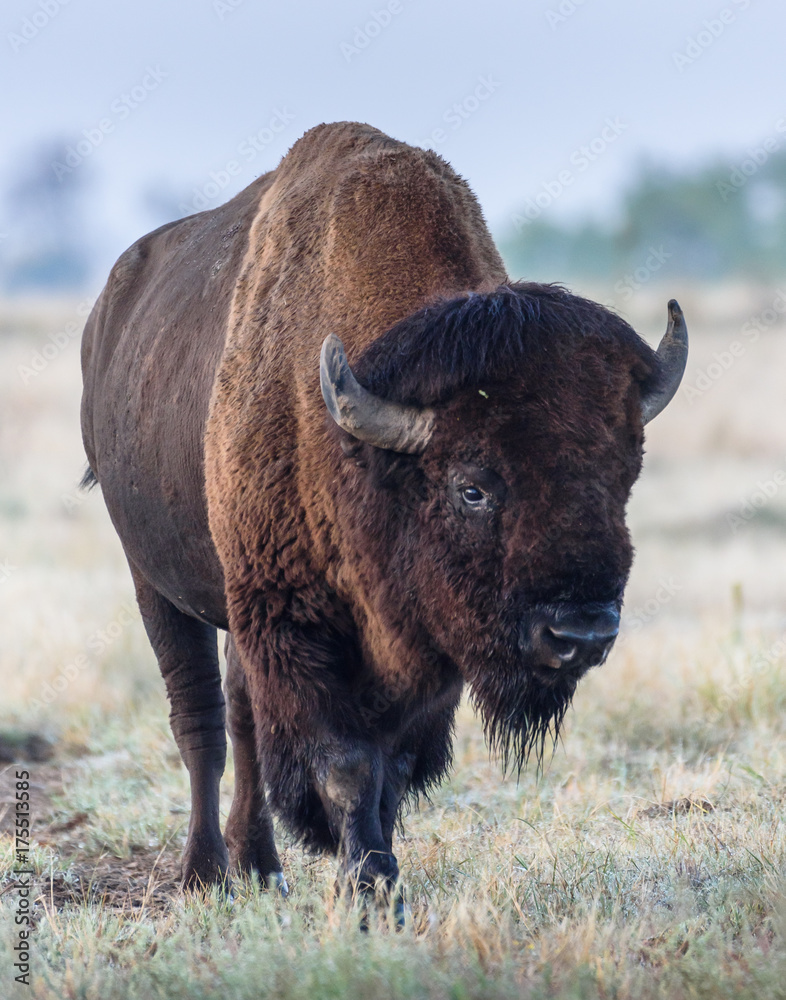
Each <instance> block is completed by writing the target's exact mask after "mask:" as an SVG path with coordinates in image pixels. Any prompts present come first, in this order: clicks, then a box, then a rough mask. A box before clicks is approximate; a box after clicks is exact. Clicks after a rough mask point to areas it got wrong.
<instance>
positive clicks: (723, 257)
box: [500, 151, 786, 287]
mask: <svg viewBox="0 0 786 1000" xmlns="http://www.w3.org/2000/svg"><path fill="white" fill-rule="evenodd" d="M517 218H518V219H519V220H521V219H522V218H523V216H517ZM500 241H501V246H502V250H503V253H504V255H505V258H506V260H507V263H508V267H509V270H510V271H511V273H513V274H516V275H526V276H528V277H533V278H541V279H542V278H544V277H549V278H554V277H555V276H558V277H560V278H573V277H593V278H596V277H606V278H609V277H612V276H619V277H620V278H621V279H623V280H628V277H629V276H630V275H634V274H636V273H638V274H639V275H640V276H641V277H643V278H645V279H646V277H647V275H648V274H649V275H650V276H651V275H652V274H654V273H655V272H656V271H657V272H658V273H659V275H660V276H662V277H667V276H669V275H681V276H685V277H693V278H704V279H707V278H721V277H723V276H726V275H730V274H739V275H742V276H745V277H749V278H759V279H769V278H772V277H774V276H776V275H781V274H783V272H784V270H785V269H786V151H783V152H774V153H772V154H771V155H770V156H769V157H768V158H767V159H766V160H765V161H763V162H756V161H753V160H750V161H749V160H746V159H745V158H741V159H740V161H739V162H738V163H737V164H736V165H735V164H734V163H730V164H726V163H723V162H721V161H715V162H712V163H708V164H704V165H702V166H700V167H698V168H694V169H692V170H684V171H678V170H673V169H667V168H665V167H663V166H661V165H658V164H655V163H651V162H645V163H642V164H641V165H640V166H639V169H638V171H637V173H636V175H635V177H634V179H633V182H632V183H631V185H630V187H629V189H628V191H627V193H626V194H625V195H624V197H623V199H622V205H621V211H620V213H619V221H618V222H617V223H616V224H615V225H613V226H609V227H607V228H604V227H603V226H601V225H600V224H598V223H595V222H586V221H584V222H576V223H573V224H565V223H563V224H556V223H552V222H550V221H549V220H548V218H544V217H543V216H541V217H540V218H538V219H536V220H535V221H532V222H529V223H525V224H522V223H521V222H519V226H518V232H516V233H511V232H508V233H502V234H500ZM544 272H545V273H544ZM629 287H632V285H630V284H629Z"/></svg>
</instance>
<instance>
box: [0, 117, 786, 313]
mask: <svg viewBox="0 0 786 1000" xmlns="http://www.w3.org/2000/svg"><path fill="white" fill-rule="evenodd" d="M783 122H784V127H783V129H782V131H784V132H786V119H784V120H783ZM780 141H781V138H780V137H778V138H777V139H776V138H771V139H769V140H767V142H766V143H764V144H763V145H762V146H760V147H756V148H755V149H751V150H748V151H747V153H746V154H745V155H743V156H741V157H740V159H739V160H738V161H737V162H736V163H728V162H725V161H720V160H715V161H714V162H710V163H707V164H705V165H704V166H702V167H698V168H694V169H692V170H681V171H680V170H674V169H669V168H666V167H664V166H662V165H659V164H657V163H653V162H645V163H643V164H641V165H640V167H639V168H638V170H637V172H636V173H635V175H634V177H633V178H632V181H631V183H630V185H629V187H628V189H627V192H626V193H625V195H624V196H623V199H622V203H621V206H620V211H619V212H618V213H617V215H616V221H615V222H603V221H594V220H588V221H584V222H573V223H561V222H558V221H552V220H551V219H550V217H549V216H550V210H549V202H550V200H553V199H549V198H548V196H547V195H548V193H547V192H545V188H546V187H547V185H544V186H543V187H544V192H542V193H541V194H540V195H538V196H537V197H538V198H540V199H541V201H539V202H538V203H537V204H536V203H535V201H534V200H533V199H529V202H528V207H524V208H523V209H522V210H521V211H519V212H517V213H516V214H515V215H513V216H512V220H513V221H512V223H511V225H510V227H509V229H508V231H507V232H501V233H497V236H498V239H499V244H500V249H501V250H502V253H503V256H504V257H505V260H506V263H507V266H508V270H509V272H510V273H511V274H512V275H514V276H516V277H527V278H532V279H540V280H557V279H558V280H566V281H567V280H571V279H574V278H590V279H592V278H597V279H599V280H602V281H603V282H604V283H608V282H609V280H611V282H612V283H613V284H614V287H615V290H616V291H617V293H618V295H620V296H621V297H622V299H623V300H624V299H627V298H629V297H630V296H631V295H632V294H633V292H634V291H635V289H636V288H637V287H640V285H641V284H642V283H643V282H645V281H647V280H649V279H650V278H651V277H653V276H654V275H656V274H657V276H658V277H663V278H673V277H683V278H689V279H705V280H712V279H719V278H723V277H726V276H728V275H737V276H740V277H742V278H754V279H756V280H759V281H766V280H771V279H773V278H775V277H776V276H778V277H780V276H782V275H783V274H784V272H786V148H784V149H781V148H780ZM61 151H62V143H57V142H52V143H44V144H41V145H39V146H36V147H33V148H31V149H30V150H29V151H28V153H27V155H26V156H24V157H22V158H21V159H20V161H19V164H18V166H17V167H16V172H15V174H14V175H13V176H12V177H11V178H9V180H8V181H7V183H6V184H5V190H4V193H3V195H2V197H0V289H1V290H2V291H5V292H11V293H13V292H20V291H29V290H34V289H42V290H44V289H45V290H51V291H53V292H58V291H81V290H84V289H85V287H86V286H87V285H88V284H89V283H90V282H91V281H92V282H95V281H96V280H97V279H98V280H100V281H101V283H102V282H103V278H104V277H105V274H104V270H105V268H106V260H105V257H106V252H105V251H104V252H102V251H101V250H100V249H99V245H98V244H99V243H100V240H99V239H98V238H97V237H96V219H95V212H94V204H93V203H94V201H95V190H96V189H95V175H94V174H93V172H92V171H91V170H90V169H89V168H80V169H79V170H73V171H70V172H65V173H64V172H62V171H61V172H59V173H58V172H57V171H55V170H53V164H54V163H55V162H57V160H58V156H60V153H61ZM159 186H160V185H159ZM165 188H166V185H164V187H162V188H161V191H162V192H163V194H162V196H161V197H159V198H158V199H157V198H156V197H155V192H152V193H151V191H152V189H151V188H150V187H149V186H148V188H147V189H146V190H145V189H140V192H139V204H138V206H137V208H138V210H139V214H140V216H141V218H140V233H139V235H142V233H143V232H145V231H146V230H147V229H148V228H152V226H151V225H147V224H146V223H147V219H145V216H148V217H149V218H150V221H152V222H153V223H154V224H155V225H160V224H161V223H162V222H165V221H169V219H172V218H177V217H178V216H179V215H181V214H182V212H181V211H180V210H179V209H178V208H177V207H176V201H177V199H176V198H175V197H174V195H173V194H172V193H171V191H170V192H168V193H167V191H165ZM164 194H166V197H164ZM159 202H161V204H159ZM119 249H125V248H124V247H121V248H119ZM118 252H119V250H118ZM114 256H117V253H115V254H114ZM114 256H113V257H112V259H114ZM615 279H618V280H616V282H615Z"/></svg>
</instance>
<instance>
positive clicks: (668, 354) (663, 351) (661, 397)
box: [641, 299, 688, 424]
mask: <svg viewBox="0 0 786 1000" xmlns="http://www.w3.org/2000/svg"><path fill="white" fill-rule="evenodd" d="M658 359H659V360H660V370H661V377H662V384H661V387H660V388H659V389H657V390H655V391H654V392H650V393H648V394H647V395H646V396H644V397H642V400H641V421H642V423H643V424H648V423H649V422H650V420H652V418H653V417H657V415H658V414H659V413H660V411H661V410H662V409H663V408H664V407H665V406H666V405H667V404H668V403H669V402H671V399H672V397H673V396H674V393H675V392H676V391H677V389H679V387H680V382H681V381H682V373H683V372H684V371H685V364H686V362H687V360H688V328H687V327H686V326H685V317H684V316H683V315H682V309H680V307H679V303H678V302H677V300H676V299H671V301H670V302H669V325H668V326H667V327H666V332H665V333H664V335H663V340H661V342H660V344H659V346H658Z"/></svg>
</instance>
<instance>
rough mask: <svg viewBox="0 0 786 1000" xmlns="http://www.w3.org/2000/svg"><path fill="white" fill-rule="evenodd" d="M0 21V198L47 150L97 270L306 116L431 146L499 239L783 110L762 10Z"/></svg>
mask: <svg viewBox="0 0 786 1000" xmlns="http://www.w3.org/2000/svg"><path fill="white" fill-rule="evenodd" d="M0 21H1V22H2V23H1V25H0V27H2V36H3V37H2V39H0V43H2V44H3V46H4V51H3V58H2V60H0V94H2V98H0V100H1V101H2V105H1V107H2V126H3V129H2V138H3V143H2V147H1V148H0V200H1V199H2V194H3V191H2V187H3V185H7V184H8V183H9V182H10V180H11V179H12V178H13V176H14V174H15V172H16V171H18V164H19V163H20V162H21V158H22V157H23V155H24V154H25V152H26V151H28V150H29V149H30V148H31V147H32V146H34V145H35V144H36V143H38V142H41V141H42V140H52V139H57V140H58V142H59V147H58V148H60V149H62V151H63V159H62V161H61V162H62V164H64V165H65V166H66V167H68V168H69V169H72V170H79V171H84V172H85V173H84V176H85V177H88V176H89V177H90V180H91V182H92V183H93V184H94V185H95V188H94V190H93V192H92V198H93V199H94V203H95V218H96V224H97V226H98V230H100V234H101V242H102V248H103V252H105V253H106V254H107V258H108V261H109V262H111V259H114V258H115V257H116V256H117V255H118V254H119V253H120V252H121V251H122V250H123V249H124V248H125V247H126V246H127V245H128V244H129V243H130V242H132V241H133V240H134V239H135V238H136V237H138V236H140V235H142V233H143V232H145V231H147V230H149V229H150V228H152V227H153V226H154V225H156V224H158V223H159V222H162V221H164V218H163V217H161V216H163V215H166V214H167V210H166V208H165V207H164V208H158V209H156V208H151V205H150V201H151V199H150V198H147V200H146V199H145V198H144V197H143V194H144V192H145V191H147V192H150V191H153V192H156V191H157V192H159V193H162V194H167V193H168V196H169V198H170V200H171V199H174V200H175V202H177V203H179V204H181V205H189V204H196V205H197V207H199V205H200V204H201V202H200V201H199V199H200V197H201V198H205V199H206V200H207V204H208V205H210V206H212V205H214V204H218V203H219V202H220V201H222V200H225V198H226V197H228V196H230V195H231V194H234V193H235V192H236V191H238V190H240V189H241V188H242V187H244V186H245V185H246V184H247V183H249V182H250V181H251V180H252V179H253V178H254V177H256V176H257V175H258V174H260V173H262V172H264V171H265V170H268V169H270V168H271V167H273V166H275V164H276V163H277V161H278V160H279V159H280V157H281V155H282V154H283V153H284V152H286V150H287V149H288V148H289V146H291V145H292V143H293V142H294V141H295V140H296V139H297V138H298V137H299V136H300V135H302V134H303V132H305V131H306V129H308V128H310V127H311V126H312V125H315V124H317V123H319V122H323V121H338V120H342V119H344V120H346V119H354V120H359V121H366V122H369V123H370V124H372V125H375V126H376V127H378V128H380V129H383V130H384V131H386V132H388V133H389V134H391V135H393V136H395V137H397V138H399V139H403V140H406V141H409V142H412V143H416V144H429V145H433V147H434V148H435V149H437V150H438V151H439V152H440V153H441V154H442V155H443V156H444V157H445V158H446V159H448V160H449V161H450V162H451V163H452V164H453V166H454V167H455V168H456V169H457V170H458V171H459V172H460V173H461V174H463V175H464V176H465V177H467V178H468V179H469V181H470V183H471V184H472V185H473V187H474V189H475V191H476V193H477V194H478V196H479V198H480V201H481V204H482V205H483V207H484V209H485V211H486V215H487V217H488V219H489V221H490V223H491V225H492V227H493V228H494V229H495V231H496V232H497V233H498V234H499V233H501V232H502V231H503V230H504V229H505V228H506V227H507V226H509V225H510V220H511V217H512V216H513V214H514V213H515V212H516V211H517V210H519V209H520V208H521V206H523V205H525V204H526V203H527V199H529V198H534V197H535V196H536V195H537V194H538V193H539V192H541V191H542V190H543V185H544V184H545V185H551V190H552V192H553V191H556V190H557V186H558V185H559V184H560V181H559V178H560V175H562V178H563V180H566V179H567V178H566V173H565V172H566V171H567V176H569V177H570V180H569V181H568V182H567V183H565V184H564V185H563V187H564V190H563V191H562V192H561V193H560V194H559V196H558V197H557V198H555V199H554V200H553V204H552V205H550V206H549V207H548V209H546V211H548V212H549V213H553V217H554V218H559V217H561V216H564V215H574V214H582V213H587V212H594V213H598V214H603V213H605V212H608V211H610V210H613V207H614V205H615V203H617V202H618V200H619V196H620V194H621V192H622V191H623V190H624V186H625V183H626V179H627V178H628V177H629V176H630V174H631V171H632V169H633V168H634V167H635V165H636V163H637V161H638V160H640V159H641V157H642V156H652V157H655V158H657V159H658V160H661V161H664V162H666V163H672V164H677V165H679V164H686V163H694V162H699V161H701V160H702V159H704V158H707V157H709V156H711V155H713V154H718V153H719V154H722V155H723V156H725V158H726V159H727V161H728V164H729V167H730V168H731V167H732V166H733V165H734V163H735V162H738V161H739V159H740V158H741V157H742V156H744V155H745V153H746V150H747V149H748V148H750V147H753V146H756V145H759V144H760V143H762V142H763V141H764V140H765V139H766V138H767V137H769V136H772V135H777V134H779V133H778V131H777V122H778V121H779V120H780V119H781V118H782V117H783V116H784V115H786V86H784V82H786V69H785V68H784V29H786V8H784V6H783V4H782V3H781V4H779V3H778V2H777V0H728V2H727V3H725V4H724V3H722V2H720V0H690V2H685V0H657V2H639V3H631V2H630V0H584V2H583V3H577V2H576V0H532V2H528V3H524V2H517V3H514V2H512V0H484V2H483V3H481V2H478V0H454V2H452V3H449V4H448V3H437V2H430V0H386V2H382V0H380V2H377V3H372V2H369V0H332V2H330V3H283V2H276V3H270V2H264V0H190V2H182V0H181V2H179V3H172V2H166V0H163V2H162V0H134V2H133V3H132V2H130V0H113V2H112V3H107V2H106V0H103V2H99V0H67V2H63V0H4V2H3V5H2V14H1V15H0ZM271 126H272V127H271ZM99 139H100V142H99V141H98V140H99ZM78 140H82V141H81V151H82V152H83V153H84V156H82V157H81V159H82V162H78V160H79V157H80V155H81V154H80V153H79V151H78V150H79V147H77V148H76V150H75V152H74V153H73V154H72V155H71V157H70V163H69V162H68V161H67V160H66V153H67V147H68V145H69V144H72V145H73V144H75V143H76V142H77V141H78ZM582 147H587V149H588V150H589V153H587V152H586V150H585V151H584V152H582ZM230 164H233V165H236V167H237V169H236V170H234V169H233V170H232V172H231V173H230V172H229V171H228V169H227V168H228V166H229V165H230ZM58 169H62V168H58V166H57V162H55V163H54V164H53V170H58ZM555 185H557V186H555ZM219 188H220V190H219ZM217 191H218V194H217V193H216V192H217ZM195 200H196V201H195ZM1 228H2V220H0V229H1Z"/></svg>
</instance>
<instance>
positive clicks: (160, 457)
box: [82, 123, 687, 890]
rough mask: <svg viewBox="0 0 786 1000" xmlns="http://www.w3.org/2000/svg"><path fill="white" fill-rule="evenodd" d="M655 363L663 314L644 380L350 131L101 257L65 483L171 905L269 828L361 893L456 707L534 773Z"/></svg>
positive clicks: (620, 576)
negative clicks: (79, 498) (183, 808)
mask: <svg viewBox="0 0 786 1000" xmlns="http://www.w3.org/2000/svg"><path fill="white" fill-rule="evenodd" d="M686 353H687V334H686V330H685V325H684V322H683V318H682V313H681V312H680V309H679V306H678V305H677V303H676V302H674V301H672V302H670V303H669V323H668V328H667V331H666V334H665V336H664V338H663V340H662V342H661V344H660V347H659V348H658V351H657V353H656V352H655V351H653V350H652V349H651V348H649V347H648V346H647V344H646V343H644V341H643V340H641V339H640V338H639V337H638V336H637V334H636V333H635V332H634V331H633V329H632V328H631V327H630V326H629V325H628V324H627V323H625V322H624V321H623V320H622V319H620V318H619V317H618V316H616V315H615V314H614V313H612V312H611V311H609V310H607V309H606V308H604V307H602V306H600V305H598V304H596V303H594V302H591V301H588V300H586V299H583V298H579V297H577V296H575V295H571V294H570V293H568V292H567V291H566V290H564V289H563V288H562V287H560V286H556V285H540V284H533V283H526V282H512V281H511V280H510V279H509V278H508V276H507V275H506V273H505V267H504V265H503V263H502V260H501V258H500V256H499V253H498V252H497V250H496V248H495V246H494V243H493V241H492V239H491V236H490V235H489V232H488V230H487V228H486V224H485V222H484V219H483V215H482V213H481V210H480V207H479V205H478V203H477V201H476V199H475V197H474V195H473V194H472V192H471V190H470V189H469V187H468V185H467V184H466V183H465V182H464V181H463V180H462V179H461V178H460V177H459V176H457V175H456V174H455V173H454V172H453V170H452V169H451V167H450V166H449V165H448V164H447V163H446V162H445V161H444V160H442V159H441V158H440V157H439V156H438V155H437V154H436V153H434V152H431V151H428V150H423V149H417V148H413V147H411V146H408V145H406V144H404V143H401V142H397V141H395V140H393V139H391V138H389V137H388V136H386V135H384V134H383V133H382V132H379V131H378V130H376V129H374V128H371V127H369V126H367V125H360V124H354V123H340V124H332V125H321V126H319V127H317V128H314V129H312V130H311V131H309V132H307V133H306V135H305V136H303V138H301V139H300V140H299V141H298V142H297V143H295V145H294V146H293V147H292V149H291V150H290V151H289V152H288V153H287V155H286V156H285V157H284V158H283V160H282V161H281V163H280V164H279V165H278V167H277V168H276V169H275V170H272V171H271V172H270V173H267V174H265V175H264V176H262V177H259V178H258V179H257V180H255V181H254V182H253V183H252V184H250V185H249V186H248V187H247V188H246V189H245V190H244V191H242V192H241V193H240V194H238V195H237V196H236V197H235V198H233V199H232V200H231V201H229V202H228V203H227V204H226V205H223V206H221V207H219V208H216V209H213V210H211V211H206V212H201V213H199V214H197V215H193V216H190V217H189V218H185V219H181V220H180V221H178V222H173V223H170V224H169V225H166V226H163V227H161V228H160V229H158V230H156V231H155V232H153V233H151V234H150V235H148V236H145V237H143V238H142V239H141V240H139V241H138V242H137V243H135V244H134V246H132V247H131V249H130V250H128V251H126V253H124V254H123V255H122V256H121V257H120V259H119V260H118V262H117V263H116V264H115V266H114V268H113V270H112V272H111V275H110V277H109V281H108V282H107V285H106V287H105V289H104V290H103V292H102V294H101V296H100V298H99V300H98V302H97V303H96V306H95V308H94V310H93V312H92V314H91V316H90V318H89V320H88V323H87V326H86V329H85V334H84V341H83V354H82V361H83V372H84V397H83V406H82V428H83V435H84V443H85V449H86V452H87V456H88V459H89V470H88V473H87V474H86V483H89V482H90V481H91V480H96V481H97V482H98V483H100V485H101V488H102V491H103V495H104V500H105V501H106V505H107V508H108V510H109V513H110V515H111V517H112V520H113V522H114V525H115V527H116V529H117V532H118V534H119V536H120V539H121V541H122V544H123V547H124V549H125V553H126V556H127V558H128V563H129V566H130V568H131V573H132V576H133V579H134V584H135V586H136V594H137V598H138V602H139V608H140V611H141V614H142V618H143V621H144V624H145V628H146V630H147V634H148V636H149V638H150V642H151V645H152V646H153V649H154V650H155V653H156V656H157V658H158V662H159V666H160V668H161V672H162V674H163V676H164V679H165V682H166V687H167V692H168V696H169V700H170V703H171V723H172V730H173V732H174V736H175V739H176V740H177V745H178V747H179V750H180V753H181V756H182V758H183V761H184V762H185V765H186V767H187V768H188V771H189V775H190V781H191V820H190V825H189V830H188V839H187V842H186V846H185V852H184V855H183V880H184V884H185V885H186V886H193V885H195V884H200V883H213V882H217V881H218V882H220V881H223V880H224V879H225V878H226V876H227V872H228V870H229V869H230V868H234V869H238V870H241V871H255V872H258V873H259V875H260V876H261V878H262V879H263V880H267V881H276V882H278V884H279V885H281V886H282V888H283V887H284V886H285V883H284V881H283V875H282V873H281V863H280V861H279V857H278V854H277V851H276V846H275V843H274V839H273V826H272V822H271V810H272V812H274V813H276V814H277V815H278V816H279V817H280V818H281V819H282V820H283V821H284V823H285V824H286V826H287V827H288V828H289V829H290V830H291V831H292V832H293V833H294V834H295V835H296V836H297V837H298V838H299V839H300V841H301V842H302V843H303V844H304V845H306V846H307V847H309V848H313V849H318V850H326V851H331V852H336V853H337V854H338V855H339V859H340V872H341V877H342V879H343V880H344V882H347V883H348V884H349V885H351V886H353V887H356V888H361V889H363V890H369V889H370V888H371V887H373V886H375V885H376V886H377V887H378V888H379V887H380V886H381V887H383V888H385V887H390V886H391V885H393V884H394V883H395V882H396V879H397V877H398V867H397V863H396V858H395V856H394V854H393V848H392V839H393V828H394V825H395V822H396V818H397V816H398V815H399V812H400V810H401V808H402V803H404V802H405V801H406V800H407V799H408V798H410V797H414V796H417V794H418V793H419V792H422V791H424V790H427V789H428V788H429V787H430V786H434V785H435V784H436V783H437V782H439V781H440V780H441V779H442V778H443V776H444V775H445V774H446V772H447V770H448V768H449V767H450V763H451V743H452V730H453V720H454V715H455V712H456V707H457V705H458V703H459V699H460V697H461V693H462V690H463V688H464V685H465V684H466V685H468V687H469V690H470V692H471V697H472V700H473V703H474V705H475V706H476V707H477V709H478V711H479V713H480V715H481V717H482V719H483V722H484V724H485V729H486V733H487V736H488V739H489V742H490V745H491V746H492V747H493V748H495V749H497V750H499V751H500V752H501V753H502V755H503V757H504V758H505V760H506V761H509V762H510V763H512V764H514V765H516V766H521V764H522V763H523V761H524V760H525V759H526V757H527V755H528V753H529V752H530V751H531V750H532V749H533V748H534V749H535V751H536V752H538V751H539V750H540V749H541V748H542V744H543V740H544V739H545V738H546V737H547V735H548V734H549V732H554V731H555V730H556V728H557V727H558V726H559V723H560V720H561V719H562V717H563V714H564V712H565V710H566V707H567V705H568V704H569V702H570V700H571V697H572V695H573V693H574V691H575V689H576V684H577V682H578V680H579V678H580V677H581V676H582V675H583V674H584V673H586V671H587V670H589V668H590V667H592V666H595V665H597V664H600V663H602V662H603V661H604V660H605V658H606V656H607V654H608V652H609V649H610V647H611V645H612V643H613V642H614V638H615V636H616V635H617V629H618V624H619V613H620V607H621V604H622V596H623V589H624V586H625V583H626V579H627V576H628V572H629V569H630V565H631V555H632V550H631V545H630V540H629V536H628V532H627V529H626V526H625V505H626V501H627V499H628V496H629V493H630V490H631V487H632V485H633V483H634V481H635V479H636V477H637V476H638V474H639V471H640V468H641V462H642V442H643V433H642V428H643V426H644V424H646V423H647V421H648V420H651V419H652V417H654V416H655V415H656V414H657V413H658V412H659V411H660V410H661V409H662V408H663V407H664V406H665V405H666V404H667V403H668V401H669V400H670V399H671V397H672V396H673V395H674V393H675V391H676V389H677V386H678V384H679V381H680V378H681V376H682V372H683V369H684V366H685V361H686ZM217 629H222V630H224V631H226V633H227V638H226V658H227V669H226V687H225V691H226V705H225V700H224V696H223V695H222V689H221V675H220V671H219V660H218V654H217V641H216V630H217ZM225 713H226V714H225ZM225 725H226V726H228V728H229V733H230V736H231V739H232V744H233V748H234V758H235V791H234V799H233V802H232V808H231V811H230V813H229V818H228V821H227V824H226V830H225V833H224V836H223V837H222V835H221V830H220V828H219V782H220V779H221V775H222V773H223V770H224V764H225V756H226V737H225Z"/></svg>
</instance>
